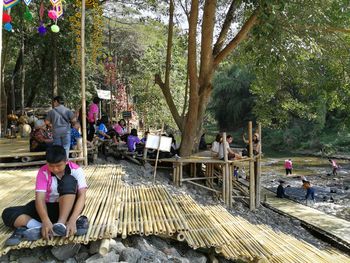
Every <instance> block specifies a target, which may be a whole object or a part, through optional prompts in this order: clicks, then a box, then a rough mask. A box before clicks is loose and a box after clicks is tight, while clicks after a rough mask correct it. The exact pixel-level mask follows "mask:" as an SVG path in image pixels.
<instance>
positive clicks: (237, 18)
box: [156, 0, 349, 156]
mask: <svg viewBox="0 0 350 263" xmlns="http://www.w3.org/2000/svg"><path fill="white" fill-rule="evenodd" d="M176 3H177V2H175V6H176ZM178 3H179V5H180V6H181V7H182V9H183V10H184V12H185V15H186V18H187V21H188V39H187V44H188V52H187V53H188V54H187V55H188V58H187V62H188V79H189V105H188V110H187V113H186V114H185V115H184V116H183V118H181V115H180V114H179V113H178V110H177V109H176V107H175V105H174V103H173V102H172V98H171V92H170V91H171V85H170V84H169V81H168V78H169V77H168V75H167V73H168V72H166V73H165V77H164V79H165V80H164V82H163V81H162V79H161V78H160V77H159V76H157V77H156V82H157V83H158V84H159V86H160V87H161V88H162V91H163V94H164V95H165V97H166V101H167V102H168V105H169V107H170V111H171V113H172V115H173V117H174V119H175V122H176V123H177V125H178V127H179V128H180V130H181V131H182V147H181V155H183V156H188V155H190V154H191V153H192V152H193V151H195V150H196V149H197V147H196V144H197V143H198V139H199V137H200V135H201V125H202V121H203V118H204V112H205V109H206V107H207V105H208V102H209V99H210V95H211V93H212V90H213V85H212V79H213V75H214V72H215V71H216V70H217V68H218V66H219V65H220V63H221V62H222V61H224V60H225V59H226V58H227V57H228V55H230V54H231V53H232V52H233V51H234V50H236V49H237V47H238V45H239V44H240V43H241V42H242V41H243V40H244V39H245V38H247V37H248V36H250V35H252V36H254V41H252V42H251V46H250V47H251V48H252V49H259V48H260V46H262V47H263V49H264V47H265V51H267V52H271V53H272V54H273V55H274V56H273V58H274V59H276V60H275V62H274V63H279V61H280V60H283V59H285V58H284V57H283V56H282V55H283V53H287V54H288V52H289V51H291V50H294V49H295V48H296V47H298V48H299V49H304V50H305V51H307V52H308V53H310V54H311V53H314V52H315V49H317V48H318V46H317V44H316V43H317V42H318V41H320V40H321V39H324V37H325V35H327V34H330V33H332V34H333V33H334V34H337V33H338V32H342V33H343V32H345V33H346V32H348V29H346V28H348V17H347V15H348V13H349V6H348V2H347V1H342V0H326V1H321V0H312V1H311V0H310V1H303V2H301V3H296V2H294V1H290V2H286V1H278V0H260V1H250V0H247V1H244V0H242V1H234V0H233V1H216V0H206V1H199V0H192V1H179V2H178ZM173 7H174V5H173V3H172V1H170V8H169V14H170V15H169V17H170V18H169V34H168V35H169V38H168V56H167V61H166V68H167V69H168V68H170V65H171V52H170V51H171V49H172V42H171V37H172V26H173V19H172V16H173V12H174V11H173ZM252 29H254V30H252ZM250 33H251V34H250ZM271 42H274V43H273V45H271ZM258 45H259V46H258ZM287 57H288V56H287ZM253 59H254V60H255V62H256V66H257V67H265V68H266V65H264V64H263V63H264V61H261V60H259V55H257V56H256V57H254V58H253ZM265 74H267V75H265V76H261V77H262V78H266V77H269V76H268V75H269V73H268V69H266V71H265ZM271 77H274V76H273V75H271ZM266 88H267V91H269V89H271V88H272V89H273V87H266ZM263 92H264V91H263Z"/></svg>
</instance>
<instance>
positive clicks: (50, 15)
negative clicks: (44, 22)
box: [48, 10, 57, 20]
mask: <svg viewBox="0 0 350 263" xmlns="http://www.w3.org/2000/svg"><path fill="white" fill-rule="evenodd" d="M48 16H49V18H50V19H52V20H56V19H57V13H56V11H55V10H50V11H49V13H48Z"/></svg>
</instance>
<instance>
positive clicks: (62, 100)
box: [52, 96, 64, 104]
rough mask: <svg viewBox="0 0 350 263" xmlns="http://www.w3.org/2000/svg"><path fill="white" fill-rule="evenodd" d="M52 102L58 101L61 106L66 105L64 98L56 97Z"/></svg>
mask: <svg viewBox="0 0 350 263" xmlns="http://www.w3.org/2000/svg"><path fill="white" fill-rule="evenodd" d="M52 101H57V102H58V103H59V104H64V99H63V97H62V96H56V97H54V98H53V99H52Z"/></svg>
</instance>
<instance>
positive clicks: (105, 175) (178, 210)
mask: <svg viewBox="0 0 350 263" xmlns="http://www.w3.org/2000/svg"><path fill="white" fill-rule="evenodd" d="M84 171H85V174H86V177H87V182H88V187H89V189H88V191H87V200H86V204H85V208H84V211H83V214H84V215H86V216H87V217H88V218H89V220H90V228H89V230H88V233H87V234H86V235H84V236H80V237H77V236H75V237H70V238H68V239H65V238H59V237H55V238H54V239H53V240H50V241H46V240H42V239H40V240H37V241H35V242H29V241H22V242H21V243H20V244H19V245H18V246H13V247H5V246H4V242H5V240H6V239H7V238H8V237H9V236H10V235H11V230H10V229H8V228H7V227H5V226H4V225H3V224H2V223H0V254H3V255H4V254H6V253H8V252H9V251H10V250H11V249H21V248H31V249H32V248H35V247H39V246H46V245H51V246H56V245H63V244H68V243H84V244H87V243H89V242H90V241H95V240H98V239H104V240H105V241H104V246H101V248H100V251H101V253H102V254H104V253H106V251H108V244H109V242H108V240H109V239H110V238H114V237H117V236H121V237H122V238H126V237H128V236H130V235H141V236H142V235H146V236H148V235H160V236H162V237H167V236H168V237H176V238H177V239H178V240H179V241H185V242H187V243H188V245H189V246H190V247H192V248H193V249H197V248H213V249H214V250H215V251H216V252H217V253H220V254H222V255H223V256H224V257H225V258H227V259H242V260H245V261H254V262H293V263H294V262H296V263H298V262H331V261H333V262H350V258H349V257H347V256H344V255H342V254H340V253H338V252H336V251H334V250H319V249H317V248H315V247H314V246H312V245H310V244H308V243H306V242H303V241H300V240H298V239H296V238H294V237H292V236H289V235H287V234H284V233H281V232H278V231H277V232H276V231H274V230H273V229H272V228H270V227H269V226H266V225H254V224H251V223H249V222H248V221H247V220H245V219H244V218H242V217H240V216H234V215H232V214H230V213H229V212H228V211H227V210H226V209H225V208H224V207H222V206H220V205H216V206H204V205H199V204H198V203H197V202H195V201H194V200H193V199H192V198H191V197H190V196H189V195H185V194H177V195H172V194H170V193H169V191H167V189H166V187H165V186H162V185H155V186H146V185H139V186H130V185H126V184H125V183H123V181H122V177H123V171H122V169H121V168H120V167H119V166H112V165H103V166H88V167H86V168H84ZM35 174H36V171H34V170H32V171H30V172H24V171H22V170H8V171H4V173H3V174H2V176H3V177H1V178H0V198H1V199H0V200H2V201H1V203H0V208H1V211H2V210H3V209H4V208H5V207H7V206H9V205H11V206H13V205H21V204H24V203H26V202H28V200H31V199H32V198H34V191H33V187H34V180H35ZM19 178H20V181H21V184H19V183H18V180H19ZM22 182H23V184H22ZM23 185H24V187H23Z"/></svg>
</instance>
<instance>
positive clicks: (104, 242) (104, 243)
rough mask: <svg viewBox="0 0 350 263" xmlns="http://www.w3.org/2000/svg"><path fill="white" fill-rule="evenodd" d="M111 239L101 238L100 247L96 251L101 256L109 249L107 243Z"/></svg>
mask: <svg viewBox="0 0 350 263" xmlns="http://www.w3.org/2000/svg"><path fill="white" fill-rule="evenodd" d="M110 242H111V240H110V239H107V238H106V239H102V242H101V244H100V248H99V249H98V253H99V254H100V255H101V256H105V255H106V254H107V253H108V251H109V244H110Z"/></svg>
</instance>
